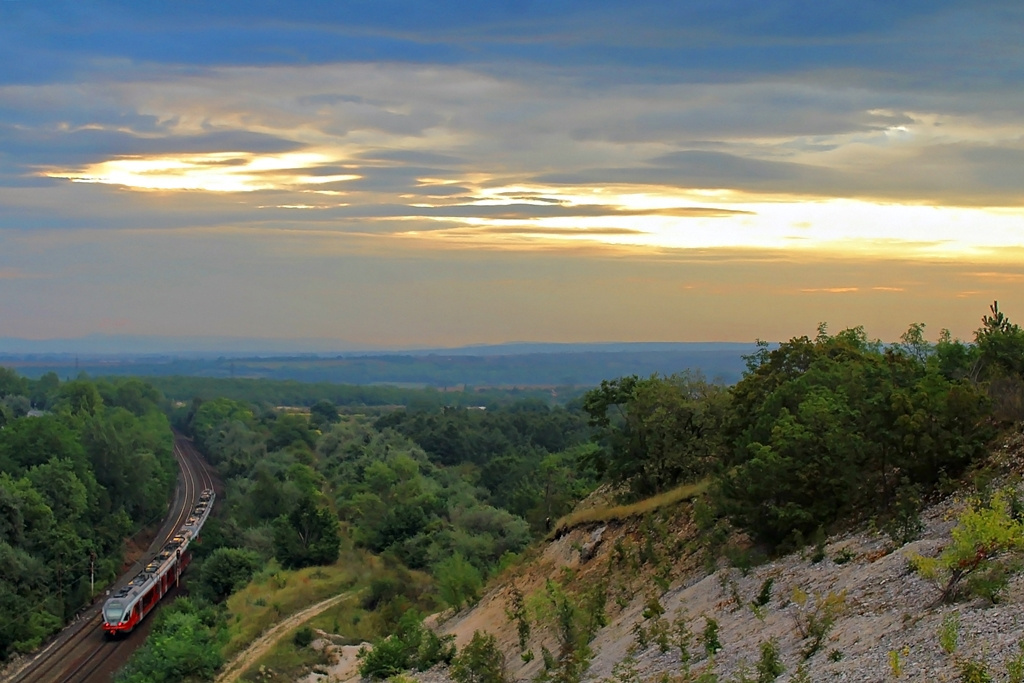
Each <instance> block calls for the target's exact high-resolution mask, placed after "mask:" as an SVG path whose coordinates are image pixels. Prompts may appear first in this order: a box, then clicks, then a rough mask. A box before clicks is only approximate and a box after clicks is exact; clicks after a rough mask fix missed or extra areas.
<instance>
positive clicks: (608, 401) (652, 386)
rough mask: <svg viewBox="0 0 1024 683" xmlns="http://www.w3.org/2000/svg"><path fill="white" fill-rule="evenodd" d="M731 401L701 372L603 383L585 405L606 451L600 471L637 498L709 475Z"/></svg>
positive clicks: (587, 395)
mask: <svg viewBox="0 0 1024 683" xmlns="http://www.w3.org/2000/svg"><path fill="white" fill-rule="evenodd" d="M726 402H727V394H726V393H725V390H724V389H723V388H722V387H720V386H718V385H715V384H711V383H709V382H707V381H706V380H705V379H704V377H703V376H702V375H701V374H700V373H695V372H685V373H680V374H676V375H671V376H669V377H659V376H657V375H653V376H651V377H649V378H646V379H640V378H639V377H637V376H635V375H633V376H630V377H622V378H619V379H616V380H611V381H604V382H601V386H600V387H599V388H597V389H594V390H592V391H590V392H588V393H587V394H586V396H585V397H584V400H583V407H584V410H585V411H586V412H587V414H588V415H590V424H591V425H592V426H594V427H596V428H597V429H598V430H599V431H598V435H599V439H600V440H601V441H600V442H601V443H602V445H603V446H604V450H603V453H601V454H600V455H599V456H598V462H597V465H598V469H599V470H604V471H606V474H607V475H608V476H609V478H611V479H612V480H613V481H623V482H629V483H630V485H631V487H632V488H633V491H634V492H635V493H636V494H637V495H649V494H652V493H655V492H658V491H662V490H664V489H667V488H670V487H672V486H674V485H676V484H679V483H681V482H685V481H692V480H694V479H696V478H698V477H700V476H702V475H704V474H705V473H706V472H707V471H708V470H709V468H710V467H711V465H712V464H713V463H714V462H715V460H716V459H717V456H718V455H719V450H720V446H721V444H720V442H719V440H718V434H719V424H720V421H721V419H722V417H723V415H724V410H725V406H726Z"/></svg>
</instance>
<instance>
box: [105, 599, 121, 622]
mask: <svg viewBox="0 0 1024 683" xmlns="http://www.w3.org/2000/svg"><path fill="white" fill-rule="evenodd" d="M122 616H124V603H123V602H121V601H120V600H108V601H107V604H106V605H104V606H103V619H104V620H105V621H106V622H107V623H108V624H116V623H118V622H120V621H121V617H122Z"/></svg>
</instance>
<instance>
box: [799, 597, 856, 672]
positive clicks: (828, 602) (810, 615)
mask: <svg viewBox="0 0 1024 683" xmlns="http://www.w3.org/2000/svg"><path fill="white" fill-rule="evenodd" d="M793 602H795V603H796V604H797V605H798V606H799V607H800V610H799V611H798V612H797V613H796V626H797V630H798V631H799V632H800V636H801V637H802V638H804V639H806V640H808V641H810V642H809V643H808V644H807V646H806V647H805V648H804V651H803V655H804V659H810V658H811V656H812V655H813V654H814V653H815V652H817V651H818V649H819V648H820V647H821V644H822V643H823V642H824V641H825V636H827V635H828V633H829V631H831V630H832V627H833V626H835V623H836V619H838V618H839V615H840V614H842V612H843V610H844V609H845V608H846V591H843V592H841V593H834V592H831V591H830V592H829V593H828V594H827V595H820V594H819V595H816V596H815V597H814V604H813V605H810V604H809V603H808V597H807V593H805V592H804V591H802V590H800V589H799V588H795V589H794V590H793Z"/></svg>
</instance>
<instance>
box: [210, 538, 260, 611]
mask: <svg viewBox="0 0 1024 683" xmlns="http://www.w3.org/2000/svg"><path fill="white" fill-rule="evenodd" d="M262 566H263V561H262V560H261V559H260V556H259V555H258V554H256V553H255V552H253V551H251V550H243V549H241V548H217V549H216V550H214V551H213V552H212V553H210V556H209V557H207V558H206V559H205V560H203V567H202V570H201V571H200V573H199V585H200V586H201V591H202V592H203V593H204V594H205V595H207V596H208V597H209V598H210V600H212V601H213V602H221V601H223V600H225V599H226V598H227V597H228V596H229V595H231V594H232V593H233V592H235V591H236V590H237V589H238V588H240V587H242V586H244V585H245V584H247V583H248V582H249V581H250V580H251V579H252V577H253V574H255V573H256V571H257V570H258V569H259V568H260V567H262Z"/></svg>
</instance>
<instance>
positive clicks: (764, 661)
mask: <svg viewBox="0 0 1024 683" xmlns="http://www.w3.org/2000/svg"><path fill="white" fill-rule="evenodd" d="M785 670H786V667H784V666H783V665H782V659H780V657H779V644H778V643H776V642H775V640H768V641H765V642H763V643H761V659H759V660H758V662H757V683H771V682H772V681H774V680H775V679H776V678H778V677H779V676H781V675H782V672H783V671H785Z"/></svg>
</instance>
